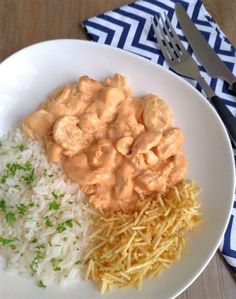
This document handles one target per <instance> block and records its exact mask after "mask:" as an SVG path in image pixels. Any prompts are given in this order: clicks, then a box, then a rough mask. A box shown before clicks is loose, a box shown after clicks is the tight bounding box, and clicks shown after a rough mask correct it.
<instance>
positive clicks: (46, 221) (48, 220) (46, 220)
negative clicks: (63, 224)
mask: <svg viewBox="0 0 236 299" xmlns="http://www.w3.org/2000/svg"><path fill="white" fill-rule="evenodd" d="M44 219H45V224H46V226H48V227H52V222H51V220H50V219H49V216H46V217H45V218H44Z"/></svg>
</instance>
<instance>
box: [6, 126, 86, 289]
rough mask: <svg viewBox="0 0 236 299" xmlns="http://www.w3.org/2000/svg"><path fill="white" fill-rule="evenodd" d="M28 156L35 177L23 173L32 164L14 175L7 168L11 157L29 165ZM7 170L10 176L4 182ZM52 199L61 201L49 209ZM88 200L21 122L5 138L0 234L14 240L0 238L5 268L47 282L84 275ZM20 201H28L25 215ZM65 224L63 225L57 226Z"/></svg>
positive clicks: (70, 279)
mask: <svg viewBox="0 0 236 299" xmlns="http://www.w3.org/2000/svg"><path fill="white" fill-rule="evenodd" d="M19 145H23V147H24V148H22V146H21V147H19ZM27 162H30V163H31V165H32V168H34V179H33V181H32V182H29V184H27V183H26V182H25V181H24V178H23V177H25V176H26V175H27V174H31V172H32V168H31V167H29V168H30V170H24V169H20V170H16V171H15V175H14V176H13V173H11V172H9V169H8V173H7V164H8V163H11V164H10V165H12V163H18V164H17V165H18V166H19V165H21V166H22V165H24V167H25V163H27ZM26 165H27V164H26ZM13 172H14V170H13ZM4 175H6V176H7V177H8V178H6V177H5V178H6V182H4ZM53 194H54V195H53ZM60 195H61V196H60ZM57 196H59V197H60V198H55V197H57ZM52 202H54V204H55V202H56V207H58V205H59V207H58V209H55V210H54V209H52V208H51V209H50V207H49V205H50V203H52ZM21 204H23V206H19V205H21ZM4 205H5V208H4ZM85 205H86V202H85V200H84V199H83V195H82V193H81V192H80V191H79V188H78V185H77V184H74V183H72V182H71V181H69V180H68V179H67V178H66V177H65V175H64V174H63V171H62V170H61V166H60V165H55V164H49V163H48V161H47V158H46V156H45V154H44V149H43V147H42V145H41V144H39V143H37V142H33V141H31V140H30V139H28V138H27V137H26V136H25V135H24V133H22V131H21V130H20V129H19V128H16V129H13V130H12V131H11V132H10V134H9V135H8V137H7V138H6V139H3V140H1V147H0V237H1V238H4V239H7V240H13V241H11V242H10V243H9V244H5V245H3V244H2V243H3V242H4V241H3V239H0V255H1V256H3V257H4V258H5V260H6V270H8V271H17V272H18V273H20V274H23V275H25V276H33V277H34V278H35V280H36V281H40V280H42V281H43V283H44V284H45V285H47V284H49V283H51V282H58V283H62V282H63V283H64V282H70V281H72V280H73V281H74V280H78V279H80V278H81V271H80V268H81V262H82V261H81V252H82V251H83V248H84V246H85V245H86V239H87V232H88V227H89V217H88V213H87V212H86V211H85V209H84V207H85ZM20 207H23V210H25V209H24V207H26V211H23V213H24V215H22V214H21V213H20V211H21V212H22V209H20ZM9 213H13V214H14V216H15V221H14V219H13V221H12V223H11V220H12V217H10V219H8V221H7V220H6V215H8V216H9ZM14 216H13V218H14ZM47 216H48V218H46V219H45V217H47ZM47 220H48V221H49V222H48V221H47ZM66 221H67V222H66ZM9 222H10V223H9ZM45 222H46V223H47V224H48V225H52V226H48V225H47V224H46V223H45ZM60 224H62V225H60ZM59 225H60V226H59ZM71 226H72V227H71ZM63 227H64V228H65V230H64V231H62V232H59V231H60V228H63ZM58 230H59V231H58ZM1 240H2V241H1Z"/></svg>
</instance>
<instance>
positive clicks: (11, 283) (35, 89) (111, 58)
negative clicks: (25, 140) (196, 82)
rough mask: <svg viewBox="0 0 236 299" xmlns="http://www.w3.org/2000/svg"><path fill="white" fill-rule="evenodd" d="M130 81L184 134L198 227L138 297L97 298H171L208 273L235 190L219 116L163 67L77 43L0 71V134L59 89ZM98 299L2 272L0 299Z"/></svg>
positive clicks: (18, 58) (49, 46) (25, 57)
mask: <svg viewBox="0 0 236 299" xmlns="http://www.w3.org/2000/svg"><path fill="white" fill-rule="evenodd" d="M117 72H118V73H123V74H125V75H127V76H128V77H129V80H130V83H131V86H132V87H133V92H134V94H135V95H144V94H147V93H150V92H153V93H157V94H159V95H160V96H161V97H162V98H163V99H165V100H166V102H167V103H168V104H169V105H170V107H171V109H172V111H173V113H174V118H175V124H176V126H179V127H181V128H183V130H184V133H185V137H186V144H185V152H186V155H187V157H188V160H189V173H188V176H189V178H192V179H194V180H195V181H196V182H197V183H198V184H199V185H200V186H201V187H202V188H203V192H202V194H201V200H202V206H203V217H204V223H203V224H202V225H201V227H200V229H199V230H197V231H196V232H193V233H191V234H190V237H189V240H188V242H187V252H188V254H187V255H186V256H184V257H183V258H182V259H181V260H180V261H178V262H175V263H174V265H173V266H172V267H171V268H170V269H168V270H166V271H164V273H163V274H162V275H161V276H160V278H158V279H154V280H151V281H146V282H145V283H144V287H143V289H142V291H141V292H138V291H137V290H136V289H125V290H115V291H114V292H112V294H107V295H105V296H103V298H108V297H109V298H112V299H115V298H121V296H122V298H123V299H125V298H127V299H128V298H136V299H139V298H140V299H141V298H142V299H143V298H148V299H152V298H160V299H165V298H171V297H175V296H177V295H178V294H180V293H181V292H182V291H183V290H184V289H185V288H187V287H188V286H189V285H190V284H191V283H192V282H193V281H194V280H195V279H196V278H197V277H198V275H199V274H200V273H201V271H202V270H203V269H204V268H205V267H206V265H207V264H208V262H209V261H210V259H211V257H212V256H213V254H214V253H215V251H216V249H217V246H218V245H219V241H220V239H221V237H222V234H223V232H224V230H225V227H226V224H227V222H228V219H229V215H230V210H231V207H232V202H233V201H232V199H233V190H234V166H233V155H232V151H231V146H230V143H229V139H228V136H227V134H226V131H225V129H224V127H223V125H222V122H221V121H220V119H219V117H218V115H217V114H216V113H215V111H214V110H213V109H212V107H211V106H210V105H209V103H208V102H207V101H206V100H205V99H204V97H203V96H202V95H201V94H200V93H199V92H198V91H196V90H195V89H194V88H193V87H191V86H190V85H189V84H188V83H186V82H185V81H184V80H183V79H180V78H179V77H177V76H176V75H175V74H173V73H171V72H169V71H166V70H165V69H163V68H162V67H160V66H158V65H156V64H154V63H151V62H149V61H147V60H146V59H144V58H140V57H138V56H136V55H132V54H129V53H127V52H125V51H122V50H118V49H115V48H111V47H108V46H104V45H100V44H96V43H92V42H87V41H78V40H54V41H48V42H43V43H40V44H36V45H33V46H31V47H28V48H26V49H23V50H21V51H19V52H17V53H16V54H14V55H12V56H11V57H10V58H8V59H6V60H5V61H4V62H3V63H2V64H1V65H0V135H3V134H5V133H7V131H8V130H9V129H10V128H11V125H12V124H13V123H14V122H15V121H17V120H20V119H21V118H22V117H24V116H25V115H26V114H27V113H29V112H30V111H32V110H34V109H35V108H36V107H37V106H38V104H39V103H40V102H41V101H43V100H44V99H45V97H46V96H47V95H48V94H49V93H50V92H51V91H52V90H54V89H55V88H56V87H58V86H59V85H60V84H63V83H66V82H68V81H75V80H77V79H78V78H79V77H80V76H81V75H84V74H87V75H89V76H91V77H93V78H95V79H98V80H100V79H104V78H105V77H107V76H111V75H112V74H113V73H117ZM42 297H43V298H57V299H61V298H70V299H75V298H76V299H91V298H93V299H96V298H101V295H100V294H99V292H98V290H97V288H95V287H94V286H93V285H92V284H91V283H88V282H82V283H78V284H76V285H73V286H69V287H66V288H65V287H63V288H62V287H58V286H51V287H50V286H49V287H47V289H45V290H42V289H39V288H38V287H37V286H35V284H34V282H33V281H31V280H28V279H25V278H22V277H19V276H16V275H15V274H14V275H12V274H8V273H5V272H4V271H3V270H2V269H1V270H0V298H8V299H9V298H10V299H13V298H14V299H15V298H17V299H25V298H28V299H30V298H34V299H37V298H42Z"/></svg>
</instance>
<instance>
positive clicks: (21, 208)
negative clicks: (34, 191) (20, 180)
mask: <svg viewBox="0 0 236 299" xmlns="http://www.w3.org/2000/svg"><path fill="white" fill-rule="evenodd" d="M17 210H18V212H19V214H21V215H25V213H26V212H27V210H28V207H27V206H26V205H25V204H23V203H21V204H19V205H18V206H17Z"/></svg>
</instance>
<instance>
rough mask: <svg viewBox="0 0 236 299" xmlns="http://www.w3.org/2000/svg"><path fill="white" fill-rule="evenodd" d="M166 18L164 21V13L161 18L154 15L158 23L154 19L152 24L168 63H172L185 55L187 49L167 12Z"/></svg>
mask: <svg viewBox="0 0 236 299" xmlns="http://www.w3.org/2000/svg"><path fill="white" fill-rule="evenodd" d="M165 18H166V22H165V21H164V19H163V17H162V15H160V18H159V19H158V17H157V16H154V19H155V21H156V23H157V25H156V24H155V22H154V20H152V24H153V27H154V30H155V34H156V38H157V41H158V44H159V46H160V48H161V51H162V53H163V56H164V57H165V59H166V61H167V63H169V64H171V61H175V60H178V59H179V58H180V57H183V54H185V55H186V53H187V51H186V49H185V48H184V47H183V45H182V42H181V40H180V38H179V37H178V35H177V34H176V32H175V30H174V28H173V26H172V24H171V22H170V19H169V18H168V16H167V15H166V13H165ZM160 19H161V24H160ZM163 41H164V43H163Z"/></svg>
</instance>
